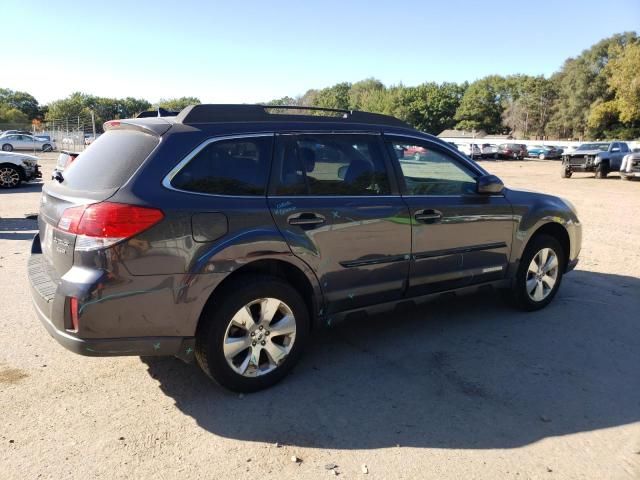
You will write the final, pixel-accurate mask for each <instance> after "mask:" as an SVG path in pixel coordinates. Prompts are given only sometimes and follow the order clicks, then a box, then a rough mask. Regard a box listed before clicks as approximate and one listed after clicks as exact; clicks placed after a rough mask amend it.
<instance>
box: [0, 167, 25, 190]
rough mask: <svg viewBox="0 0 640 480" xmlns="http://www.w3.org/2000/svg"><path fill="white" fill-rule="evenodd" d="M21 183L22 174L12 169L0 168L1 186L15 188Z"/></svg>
mask: <svg viewBox="0 0 640 480" xmlns="http://www.w3.org/2000/svg"><path fill="white" fill-rule="evenodd" d="M19 183H20V172H18V171H17V170H16V169H14V168H11V167H3V168H0V186H1V187H2V188H13V187H16V186H17V185H18V184H19Z"/></svg>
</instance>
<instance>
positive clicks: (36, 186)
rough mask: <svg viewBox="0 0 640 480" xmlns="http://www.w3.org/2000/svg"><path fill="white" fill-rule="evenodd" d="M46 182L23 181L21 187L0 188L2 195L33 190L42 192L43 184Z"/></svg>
mask: <svg viewBox="0 0 640 480" xmlns="http://www.w3.org/2000/svg"><path fill="white" fill-rule="evenodd" d="M43 185H44V182H42V181H33V182H26V183H21V184H20V186H19V187H16V188H3V189H1V190H0V196H2V195H8V194H12V193H31V192H41V191H42V186H43Z"/></svg>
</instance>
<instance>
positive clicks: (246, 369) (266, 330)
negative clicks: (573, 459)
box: [222, 298, 296, 377]
mask: <svg viewBox="0 0 640 480" xmlns="http://www.w3.org/2000/svg"><path fill="white" fill-rule="evenodd" d="M295 339H296V319H295V317H294V315H293V312H292V310H291V308H290V307H289V306H288V305H287V304H286V303H284V302H282V301H281V300H278V299H277V298H259V299H257V300H254V301H252V302H250V303H248V304H246V305H245V306H244V307H242V308H241V309H240V310H238V311H237V312H236V314H235V315H234V316H233V317H232V318H231V321H230V322H229V325H228V326H227V330H226V332H225V334H224V340H223V345H222V348H223V353H224V357H225V359H226V360H227V364H228V365H229V366H230V367H231V368H232V369H233V371H235V372H236V373H238V374H240V375H242V376H244V377H257V376H260V375H265V374H267V373H270V372H272V371H273V370H275V369H276V368H278V367H279V366H280V365H281V364H282V363H283V362H284V361H285V360H286V358H287V357H288V355H289V353H290V352H291V348H292V347H293V344H294V342H295Z"/></svg>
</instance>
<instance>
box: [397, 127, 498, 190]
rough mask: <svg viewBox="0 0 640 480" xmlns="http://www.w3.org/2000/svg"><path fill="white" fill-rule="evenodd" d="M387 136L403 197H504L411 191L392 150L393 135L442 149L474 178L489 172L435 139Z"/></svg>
mask: <svg viewBox="0 0 640 480" xmlns="http://www.w3.org/2000/svg"><path fill="white" fill-rule="evenodd" d="M385 137H386V138H384V143H385V151H386V152H387V156H388V157H389V158H390V161H391V162H392V164H393V167H394V170H395V171H396V178H397V182H398V186H399V188H400V194H401V195H402V196H403V197H411V198H420V197H422V198H461V197H480V196H481V197H488V196H492V197H493V196H498V197H504V194H502V193H501V194H497V195H485V194H478V193H475V194H474V193H467V194H462V193H461V194H459V195H426V194H412V193H409V192H408V190H407V184H406V182H405V178H404V173H403V172H402V166H401V165H400V161H399V159H398V158H394V155H392V152H391V151H390V148H389V142H390V141H391V142H393V141H394V139H393V137H402V138H410V139H413V140H418V141H420V142H422V143H424V144H425V145H426V146H427V147H429V148H431V150H436V151H438V150H440V151H441V152H442V153H443V154H447V155H448V156H449V157H450V158H451V160H452V161H453V163H454V164H459V166H460V168H461V169H462V170H463V171H465V172H467V173H469V174H470V175H471V177H472V178H473V179H474V180H477V179H478V177H481V176H483V175H488V173H486V172H484V171H483V170H482V169H481V168H480V166H478V165H475V164H474V163H472V162H471V161H470V160H468V159H467V158H466V157H464V156H462V155H461V154H460V152H459V151H457V150H455V151H454V149H453V148H449V147H446V146H444V145H441V144H439V143H438V142H434V141H433V140H430V139H426V138H422V137H418V136H415V135H404V134H397V133H388V134H385Z"/></svg>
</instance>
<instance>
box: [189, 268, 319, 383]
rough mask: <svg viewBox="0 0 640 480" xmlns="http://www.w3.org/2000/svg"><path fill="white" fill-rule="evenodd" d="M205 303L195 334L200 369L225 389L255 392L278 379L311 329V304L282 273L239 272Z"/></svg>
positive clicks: (295, 359)
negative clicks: (242, 273) (216, 297)
mask: <svg viewBox="0 0 640 480" xmlns="http://www.w3.org/2000/svg"><path fill="white" fill-rule="evenodd" d="M239 280H241V281H237V282H233V285H228V286H227V288H225V289H224V292H221V295H220V298H221V299H222V301H220V302H218V301H215V300H214V301H213V302H210V304H209V305H208V306H207V308H205V311H204V312H203V317H202V319H201V321H200V322H201V325H200V326H199V328H198V333H197V335H196V359H197V360H198V363H199V364H200V367H201V368H202V370H203V371H204V372H205V373H206V374H207V375H209V377H211V378H212V379H213V380H215V381H216V382H217V383H219V384H220V385H222V386H223V387H225V388H228V389H230V390H233V391H236V392H253V391H257V390H261V389H263V388H267V387H270V386H272V385H274V384H275V383H277V382H278V381H280V380H281V379H282V378H283V377H284V376H285V375H286V374H287V373H288V372H289V371H290V370H291V368H292V367H293V366H294V364H295V363H296V362H297V360H298V359H299V357H300V355H301V354H302V351H303V349H304V346H305V344H306V340H307V337H308V334H309V329H310V328H309V327H310V321H309V313H308V311H307V306H306V304H305V302H304V300H303V299H302V297H301V296H300V294H299V293H298V291H297V290H296V289H295V288H293V287H292V286H291V285H289V284H288V283H286V282H285V281H283V280H281V279H280V278H278V277H271V276H261V275H251V276H243V277H240V278H239Z"/></svg>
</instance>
